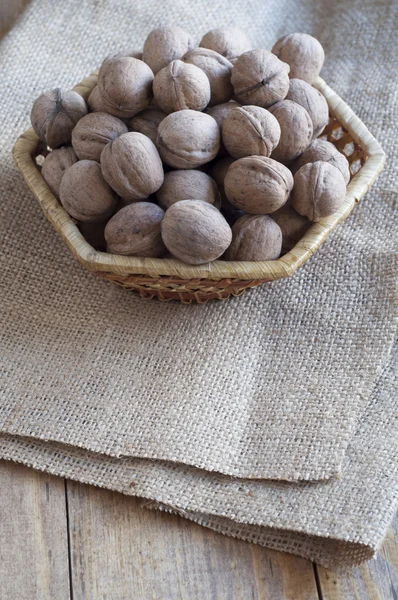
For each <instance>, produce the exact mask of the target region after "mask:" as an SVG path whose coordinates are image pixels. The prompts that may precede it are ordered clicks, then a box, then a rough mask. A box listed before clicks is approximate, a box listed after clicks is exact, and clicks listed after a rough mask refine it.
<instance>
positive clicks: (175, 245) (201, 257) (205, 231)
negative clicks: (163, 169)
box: [161, 199, 232, 265]
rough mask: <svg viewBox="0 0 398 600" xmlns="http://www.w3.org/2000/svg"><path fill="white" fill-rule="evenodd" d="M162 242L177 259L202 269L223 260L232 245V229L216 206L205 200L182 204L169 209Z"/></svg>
mask: <svg viewBox="0 0 398 600" xmlns="http://www.w3.org/2000/svg"><path fill="white" fill-rule="evenodd" d="M161 228H162V238H163V242H164V243H165V246H166V248H167V249H168V250H169V251H170V252H171V253H172V255H173V256H175V257H176V258H179V259H180V260H182V261H183V262H186V263H188V264H191V265H201V264H204V263H207V262H210V261H212V260H215V259H216V258H218V257H219V256H221V255H222V254H223V253H224V252H225V250H226V249H227V248H228V246H229V245H230V243H231V239H232V232H231V228H230V226H229V225H228V223H227V222H226V220H225V219H224V217H223V216H222V214H221V213H220V211H218V210H217V209H216V208H214V206H212V205H211V204H208V203H207V202H203V200H196V199H192V200H181V202H176V203H175V204H173V205H172V206H170V208H168V209H167V211H166V214H165V217H164V219H163V221H162V226H161Z"/></svg>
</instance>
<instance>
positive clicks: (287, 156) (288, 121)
mask: <svg viewBox="0 0 398 600" xmlns="http://www.w3.org/2000/svg"><path fill="white" fill-rule="evenodd" d="M268 110H269V111H270V112H271V113H272V114H273V115H274V117H276V119H277V121H278V123H279V125H280V128H281V137H280V140H279V144H278V145H277V147H276V148H275V150H274V151H273V153H272V158H274V159H275V160H278V161H280V162H283V163H290V162H292V161H293V160H294V159H295V158H297V157H298V156H299V155H300V154H302V152H304V150H306V148H308V146H309V144H310V143H311V140H312V135H313V126H312V121H311V117H310V115H309V114H308V112H307V111H306V110H305V108H303V107H302V106H300V104H296V102H292V101H291V100H282V101H281V102H278V103H277V104H274V105H273V106H270V107H269V109H268Z"/></svg>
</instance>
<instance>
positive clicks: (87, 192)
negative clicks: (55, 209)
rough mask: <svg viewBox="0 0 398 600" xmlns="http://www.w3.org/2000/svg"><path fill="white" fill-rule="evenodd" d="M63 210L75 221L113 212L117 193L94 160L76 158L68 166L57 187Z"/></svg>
mask: <svg viewBox="0 0 398 600" xmlns="http://www.w3.org/2000/svg"><path fill="white" fill-rule="evenodd" d="M59 196H60V200H61V204H62V206H63V207H64V209H65V210H66V211H67V212H68V213H69V214H70V215H71V216H72V217H73V218H74V219H77V220H78V221H101V220H104V219H106V218H108V217H110V215H111V214H112V213H113V212H114V211H115V209H116V204H117V196H116V194H115V192H114V191H113V190H112V189H111V188H110V187H109V185H108V184H107V183H106V181H105V179H104V178H103V176H102V173H101V167H100V165H99V164H98V163H97V162H96V161H94V160H79V161H78V162H77V163H75V164H74V165H72V166H71V167H69V169H68V170H67V171H66V172H65V174H64V176H63V177H62V180H61V186H60V190H59Z"/></svg>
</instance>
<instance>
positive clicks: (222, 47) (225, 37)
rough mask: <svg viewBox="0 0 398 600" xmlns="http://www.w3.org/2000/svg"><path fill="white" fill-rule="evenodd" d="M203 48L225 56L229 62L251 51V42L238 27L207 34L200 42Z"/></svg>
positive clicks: (224, 28) (213, 30) (214, 30)
mask: <svg viewBox="0 0 398 600" xmlns="http://www.w3.org/2000/svg"><path fill="white" fill-rule="evenodd" d="M199 46H200V47H201V48H208V49H209V50H214V52H218V53H219V54H221V56H225V58H227V59H228V60H231V58H236V57H237V56H240V55H241V54H243V52H246V51H247V50H250V42H249V40H248V39H247V37H246V35H245V34H244V33H243V31H242V30H241V29H239V28H238V27H220V28H219V29H212V30H211V31H208V32H207V33H205V35H204V36H203V37H202V39H201V40H200V44H199Z"/></svg>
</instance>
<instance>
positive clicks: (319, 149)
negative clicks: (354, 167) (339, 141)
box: [292, 140, 350, 185]
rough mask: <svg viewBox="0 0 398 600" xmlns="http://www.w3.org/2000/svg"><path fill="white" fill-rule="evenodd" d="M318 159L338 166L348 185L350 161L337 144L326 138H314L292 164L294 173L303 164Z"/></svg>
mask: <svg viewBox="0 0 398 600" xmlns="http://www.w3.org/2000/svg"><path fill="white" fill-rule="evenodd" d="M318 160H323V161H325V162H328V163H329V164H331V165H333V166H334V167H337V169H338V170H339V171H340V173H341V174H342V175H343V177H344V181H345V183H346V185H348V184H349V182H350V163H349V162H348V160H347V159H346V157H345V156H344V154H342V153H341V152H339V151H338V150H337V148H336V146H334V145H333V144H331V143H330V142H327V141H326V140H314V141H313V142H312V143H311V144H310V146H308V148H307V150H305V152H303V154H302V155H301V156H299V158H298V159H297V160H296V162H295V163H294V165H292V167H293V173H295V172H297V171H298V170H299V169H300V168H301V167H302V166H304V165H306V164H308V163H312V162H316V161H318Z"/></svg>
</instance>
